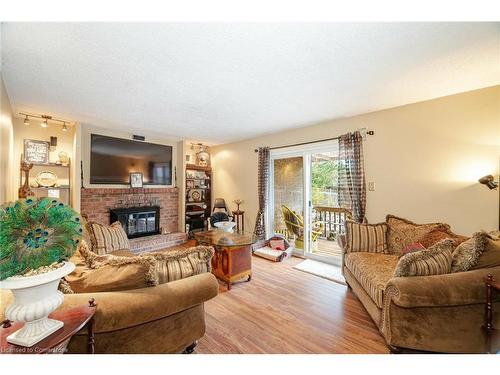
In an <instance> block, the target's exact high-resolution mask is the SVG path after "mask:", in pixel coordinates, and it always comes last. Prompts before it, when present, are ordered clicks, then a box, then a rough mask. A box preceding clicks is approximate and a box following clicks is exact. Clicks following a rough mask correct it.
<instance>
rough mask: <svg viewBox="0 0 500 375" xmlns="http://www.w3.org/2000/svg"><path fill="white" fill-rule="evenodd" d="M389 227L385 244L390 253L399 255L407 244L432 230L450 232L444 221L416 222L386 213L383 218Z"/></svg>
mask: <svg viewBox="0 0 500 375" xmlns="http://www.w3.org/2000/svg"><path fill="white" fill-rule="evenodd" d="M385 221H386V223H387V225H388V227H389V229H388V231H387V245H388V249H389V252H390V253H391V254H397V255H399V254H400V253H401V251H402V250H403V249H404V248H405V247H406V246H408V245H411V244H412V243H415V242H420V243H421V240H422V239H423V238H424V237H425V236H426V235H427V234H428V233H430V232H432V231H434V230H441V231H443V232H450V226H449V225H448V224H444V223H428V224H416V223H414V222H411V221H409V220H406V219H403V218H400V217H397V216H393V215H387V216H386V219H385Z"/></svg>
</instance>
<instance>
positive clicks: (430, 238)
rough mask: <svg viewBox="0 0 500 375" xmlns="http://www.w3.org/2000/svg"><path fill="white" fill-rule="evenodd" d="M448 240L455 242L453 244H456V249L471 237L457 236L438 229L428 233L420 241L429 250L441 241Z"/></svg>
mask: <svg viewBox="0 0 500 375" xmlns="http://www.w3.org/2000/svg"><path fill="white" fill-rule="evenodd" d="M446 238H449V239H451V240H453V242H454V243H455V247H456V246H458V245H460V244H461V243H462V242H464V241H467V240H468V239H469V237H466V236H461V235H459V234H455V233H453V232H452V231H451V230H449V231H443V230H439V229H436V230H432V231H430V232H429V233H427V234H426V235H425V236H424V237H423V238H422V239H421V240H420V243H421V244H422V245H423V246H424V247H426V248H429V247H431V246H432V245H434V244H437V243H438V242H439V241H442V240H444V239H446Z"/></svg>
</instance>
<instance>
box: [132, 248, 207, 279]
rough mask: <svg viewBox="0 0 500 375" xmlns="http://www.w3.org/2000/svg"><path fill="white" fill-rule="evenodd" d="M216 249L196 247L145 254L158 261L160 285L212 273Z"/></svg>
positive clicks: (157, 269) (157, 268)
mask: <svg viewBox="0 0 500 375" xmlns="http://www.w3.org/2000/svg"><path fill="white" fill-rule="evenodd" d="M146 254H147V255H146ZM213 255H214V249H213V247H211V246H195V247H190V248H187V249H186V248H182V249H178V250H167V251H158V252H154V253H144V254H142V255H141V256H150V257H152V258H154V259H155V260H156V273H157V274H158V282H159V283H160V284H163V283H168V282H170V281H174V280H179V279H183V278H186V277H189V276H194V275H198V274H201V273H205V272H211V270H212V268H211V263H210V262H211V259H212V257H213Z"/></svg>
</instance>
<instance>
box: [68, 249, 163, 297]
mask: <svg viewBox="0 0 500 375" xmlns="http://www.w3.org/2000/svg"><path fill="white" fill-rule="evenodd" d="M70 261H71V262H73V263H75V265H76V269H75V270H74V271H73V272H72V273H71V274H69V275H68V276H66V277H65V279H66V281H67V283H68V284H69V286H70V289H71V290H72V291H73V292H75V293H86V292H113V291H119V290H131V289H141V288H145V287H149V286H154V285H157V284H158V274H157V270H156V267H157V264H156V261H155V259H154V258H152V257H148V256H136V257H119V256H113V255H109V254H108V255H96V254H94V253H93V252H91V251H90V250H89V249H88V247H87V246H86V244H85V243H82V245H80V247H79V249H78V251H77V252H76V253H75V255H74V256H73V257H72V258H71V259H70Z"/></svg>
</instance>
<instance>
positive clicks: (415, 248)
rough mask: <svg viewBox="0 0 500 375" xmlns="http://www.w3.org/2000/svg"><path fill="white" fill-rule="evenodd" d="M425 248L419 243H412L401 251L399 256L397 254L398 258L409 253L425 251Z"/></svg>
mask: <svg viewBox="0 0 500 375" xmlns="http://www.w3.org/2000/svg"><path fill="white" fill-rule="evenodd" d="M425 249H426V247H425V246H424V245H422V244H421V243H420V242H415V243H412V244H410V245H408V246H406V247H405V248H404V249H403V250H402V251H401V254H399V257H400V258H401V257H402V256H404V255H406V254H410V253H414V252H415V251H420V250H425Z"/></svg>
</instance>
